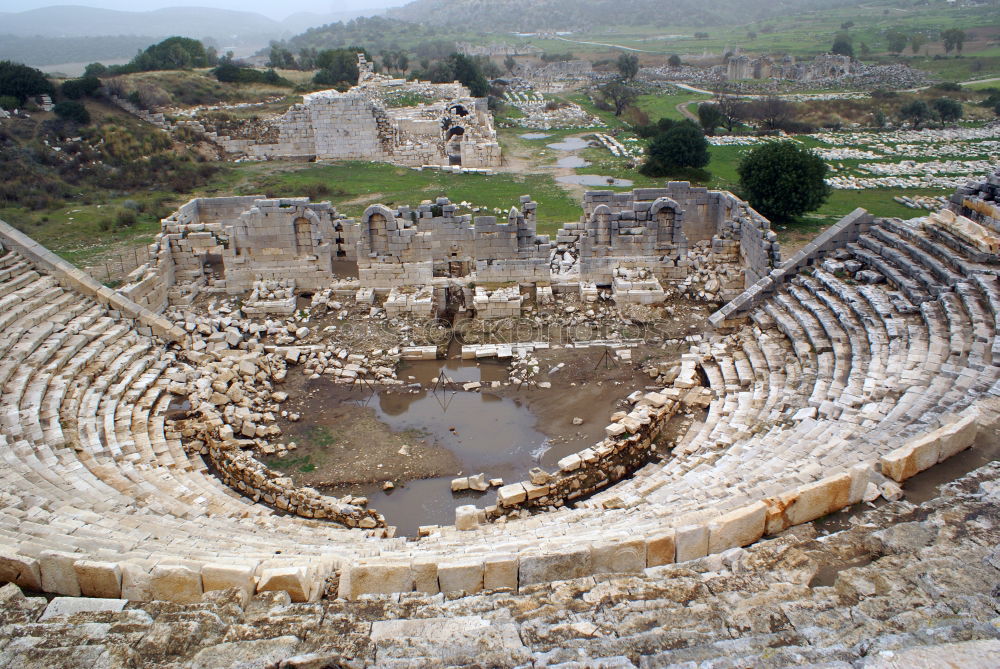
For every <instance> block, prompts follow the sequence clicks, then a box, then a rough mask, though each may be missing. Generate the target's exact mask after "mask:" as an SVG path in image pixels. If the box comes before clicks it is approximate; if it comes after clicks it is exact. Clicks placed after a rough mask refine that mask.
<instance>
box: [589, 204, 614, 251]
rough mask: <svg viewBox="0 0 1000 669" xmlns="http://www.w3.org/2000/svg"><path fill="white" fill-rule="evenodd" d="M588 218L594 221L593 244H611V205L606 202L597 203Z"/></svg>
mask: <svg viewBox="0 0 1000 669" xmlns="http://www.w3.org/2000/svg"><path fill="white" fill-rule="evenodd" d="M590 220H591V222H592V223H594V230H595V239H594V244H595V246H611V207H609V206H608V205H606V204H601V205H598V206H597V207H596V208H595V209H594V213H593V214H592V215H591V217H590Z"/></svg>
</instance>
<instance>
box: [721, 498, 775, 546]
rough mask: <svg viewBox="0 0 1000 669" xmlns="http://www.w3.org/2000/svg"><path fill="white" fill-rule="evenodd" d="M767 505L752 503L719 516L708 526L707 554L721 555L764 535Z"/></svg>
mask: <svg viewBox="0 0 1000 669" xmlns="http://www.w3.org/2000/svg"><path fill="white" fill-rule="evenodd" d="M766 517H767V505H766V504H764V502H754V503H753V504H750V505H748V506H744V507H742V508H739V509H734V510H732V511H730V512H729V513H727V514H725V515H722V516H719V517H718V518H716V519H715V520H713V521H712V522H711V523H709V526H708V552H709V553H721V552H722V551H724V550H728V549H730V548H736V547H738V546H746V545H747V544H751V543H753V542H754V541H757V539H760V537H761V536H762V535H763V534H764V523H765V520H766Z"/></svg>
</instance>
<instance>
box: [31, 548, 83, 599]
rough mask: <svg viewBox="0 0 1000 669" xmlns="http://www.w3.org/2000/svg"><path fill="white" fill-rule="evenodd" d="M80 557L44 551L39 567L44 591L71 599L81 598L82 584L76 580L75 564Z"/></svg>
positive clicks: (40, 556)
mask: <svg viewBox="0 0 1000 669" xmlns="http://www.w3.org/2000/svg"><path fill="white" fill-rule="evenodd" d="M78 557H80V556H79V555H74V554H73V553H60V552H59V551H42V553H41V555H39V560H38V563H39V566H40V567H41V570H42V590H44V591H45V592H53V593H56V594H59V595H67V596H69V597H79V596H80V582H79V581H78V580H77V578H76V570H75V569H73V562H74V561H75V560H76V558H78Z"/></svg>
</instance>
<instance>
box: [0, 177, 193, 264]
mask: <svg viewBox="0 0 1000 669" xmlns="http://www.w3.org/2000/svg"><path fill="white" fill-rule="evenodd" d="M174 197H176V196H172V195H171V194H169V193H164V192H154V193H133V194H130V195H128V196H111V197H109V198H108V199H107V200H105V201H103V202H100V201H99V200H100V193H92V194H90V195H89V196H88V198H87V199H88V200H89V201H92V202H90V203H88V204H73V205H60V206H58V207H56V208H54V209H47V210H41V211H29V210H27V209H24V208H22V207H7V208H2V209H0V219H3V220H4V221H6V222H8V223H10V224H11V225H14V226H16V227H17V228H19V229H20V230H22V231H23V232H24V233H25V234H27V235H29V236H30V237H32V238H33V239H34V240H35V241H37V242H39V243H40V244H42V245H43V246H46V247H47V248H49V249H50V250H52V251H53V252H55V253H57V254H58V255H60V256H62V257H63V258H64V259H66V260H68V261H69V262H72V263H74V264H77V265H85V264H87V263H88V262H91V261H93V260H95V259H96V258H97V257H98V256H101V255H103V254H105V253H106V252H107V251H108V249H109V247H112V246H118V245H121V246H135V245H139V244H148V243H150V242H152V241H153V238H154V237H155V236H156V234H157V233H159V232H160V218H161V217H163V216H166V215H167V214H169V213H170V211H172V210H173V209H174V208H176V207H175V205H176V204H177V203H178V202H179V200H175V199H174ZM129 200H131V201H134V202H139V203H142V204H143V205H144V206H145V209H146V210H145V211H144V212H142V213H140V214H138V220H137V222H136V224H135V225H133V226H131V227H128V228H115V229H111V230H104V229H102V227H101V226H102V223H104V222H106V221H109V220H111V221H113V220H114V218H115V215H116V214H117V213H118V212H119V211H121V209H122V208H123V206H122V205H123V203H124V202H126V201H129ZM128 255H129V260H130V261H131V259H132V258H131V252H129V254H128ZM110 262H112V264H113V263H114V260H113V259H112V260H111V261H110ZM130 264H132V265H133V266H134V262H131V263H130ZM111 269H112V270H113V269H114V268H111Z"/></svg>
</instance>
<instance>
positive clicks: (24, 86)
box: [0, 60, 55, 105]
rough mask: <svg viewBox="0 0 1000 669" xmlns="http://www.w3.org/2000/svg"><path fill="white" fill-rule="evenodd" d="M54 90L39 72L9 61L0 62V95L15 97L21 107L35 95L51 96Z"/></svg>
mask: <svg viewBox="0 0 1000 669" xmlns="http://www.w3.org/2000/svg"><path fill="white" fill-rule="evenodd" d="M54 93H55V88H54V87H53V86H52V82H51V81H49V80H48V79H46V78H45V75H44V74H42V73H41V72H40V71H39V70H36V69H35V68H33V67H28V66H27V65H22V64H20V63H13V62H11V61H9V60H5V61H2V62H0V95H9V96H11V97H15V98H17V99H18V101H19V102H20V103H21V104H22V105H23V104H24V103H25V102H26V101H27V100H28V98H30V97H32V96H35V95H52V94H54Z"/></svg>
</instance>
